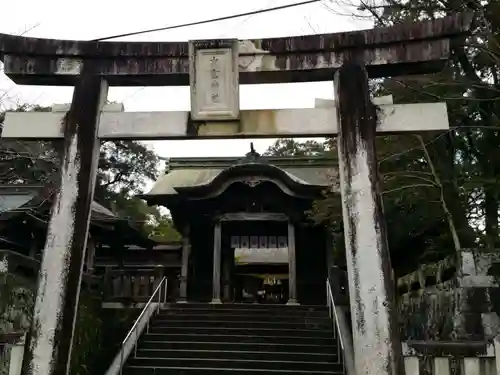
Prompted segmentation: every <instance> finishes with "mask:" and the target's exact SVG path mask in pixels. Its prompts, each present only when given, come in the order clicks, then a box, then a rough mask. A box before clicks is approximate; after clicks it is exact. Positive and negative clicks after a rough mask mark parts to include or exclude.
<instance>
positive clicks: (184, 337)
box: [144, 331, 336, 346]
mask: <svg viewBox="0 0 500 375" xmlns="http://www.w3.org/2000/svg"><path fill="white" fill-rule="evenodd" d="M225 332H226V331H222V332H219V333H218V334H202V333H199V332H198V333H196V332H195V333H175V334H174V333H154V332H151V331H150V333H148V334H145V335H144V340H146V341H182V342H198V343H207V342H225V343H228V342H241V343H247V344H250V343H266V344H299V345H328V346H331V345H335V343H336V342H335V340H334V339H333V337H310V336H306V337H303V336H300V335H294V336H278V335H268V336H258V335H256V334H255V333H253V332H250V333H249V332H245V333H244V334H240V335H237V334H235V333H234V332H232V333H231V334H227V333H225Z"/></svg>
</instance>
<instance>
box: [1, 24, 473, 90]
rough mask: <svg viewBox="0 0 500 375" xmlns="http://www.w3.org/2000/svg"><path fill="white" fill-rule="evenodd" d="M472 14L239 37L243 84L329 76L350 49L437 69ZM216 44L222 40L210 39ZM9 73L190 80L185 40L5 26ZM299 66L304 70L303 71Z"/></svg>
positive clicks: (372, 66)
mask: <svg viewBox="0 0 500 375" xmlns="http://www.w3.org/2000/svg"><path fill="white" fill-rule="evenodd" d="M471 22H472V16H471V15H470V14H458V15H453V16H448V17H445V18H442V19H437V20H432V21H424V22H419V23H410V24H402V25H396V26H393V27H388V28H375V29H369V30H361V31H352V32H343V33H334V34H322V35H309V36H298V37H287V38H271V39H259V40H242V41H239V57H238V65H239V73H240V83H241V84H254V83H284V82H306V81H321V80H331V79H332V75H333V73H334V71H335V70H336V69H338V68H339V67H340V66H341V65H342V62H343V61H344V60H345V59H346V58H347V57H348V56H350V55H351V54H352V53H353V51H355V50H361V51H362V52H361V55H362V56H361V57H362V58H363V61H364V63H365V65H366V67H367V69H368V72H369V74H370V76H371V77H384V76H388V75H391V76H396V75H402V74H404V75H407V74H411V73H419V74H421V73H426V72H435V71H437V70H440V69H441V68H442V66H443V64H444V62H445V61H446V60H447V59H448V57H449V53H450V43H451V41H452V39H455V38H457V37H463V36H465V35H466V34H468V33H469V30H470V27H471ZM207 43H210V44H211V45H213V46H214V48H217V46H218V40H211V41H207ZM0 59H1V60H2V61H3V62H4V69H5V73H6V74H7V75H8V76H9V77H10V78H11V79H13V80H14V81H15V82H16V83H19V84H30V85H36V84H40V85H59V86H64V85H73V84H74V81H75V78H76V76H77V75H78V74H79V72H80V71H81V67H82V66H83V62H84V61H86V60H92V61H93V62H94V63H95V64H96V71H97V73H98V74H100V75H102V76H103V77H104V78H105V79H106V80H107V81H108V82H109V84H110V85H117V86H136V85H139V86H158V85H161V86H167V85H189V53H188V43H187V42H170V43H168V42H85V41H76V40H54V39H38V38H26V37H18V36H13V35H6V34H0ZM299 73H300V74H299Z"/></svg>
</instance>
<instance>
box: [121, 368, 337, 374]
mask: <svg viewBox="0 0 500 375" xmlns="http://www.w3.org/2000/svg"><path fill="white" fill-rule="evenodd" d="M170 374H176V375H200V374H203V375H220V374H230V375H342V374H343V371H342V370H339V369H334V370H331V371H320V372H318V371H314V372H313V371H300V370H296V371H287V370H259V369H246V368H194V367H191V368H186V367H147V366H126V367H125V368H124V370H123V375H170Z"/></svg>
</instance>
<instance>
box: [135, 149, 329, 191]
mask: <svg viewBox="0 0 500 375" xmlns="http://www.w3.org/2000/svg"><path fill="white" fill-rule="evenodd" d="M264 160H265V161H267V162H266V163H261V162H258V163H243V164H235V162H236V159H234V158H232V159H229V158H217V159H214V158H205V159H200V158H192V159H188V158H187V159H172V160H171V164H170V165H171V170H170V171H168V172H167V173H166V174H165V175H163V176H161V177H160V178H159V179H158V180H157V181H156V183H155V184H154V186H153V188H152V189H151V190H150V191H149V192H148V193H147V194H145V195H144V196H143V197H144V198H145V199H153V198H156V197H160V196H175V195H178V194H179V193H180V192H188V191H194V190H197V189H198V188H206V187H208V186H209V185H212V184H218V183H220V182H222V181H224V180H226V179H228V178H231V177H234V176H251V175H252V174H254V175H257V174H266V175H270V174H274V175H275V176H276V177H277V178H279V179H282V180H287V182H289V183H290V184H293V185H295V187H311V188H314V187H316V188H327V187H329V186H331V184H332V180H333V182H335V181H336V180H337V178H336V176H337V168H336V166H335V164H334V162H333V161H332V160H330V159H325V158H317V157H315V158H266V159H264Z"/></svg>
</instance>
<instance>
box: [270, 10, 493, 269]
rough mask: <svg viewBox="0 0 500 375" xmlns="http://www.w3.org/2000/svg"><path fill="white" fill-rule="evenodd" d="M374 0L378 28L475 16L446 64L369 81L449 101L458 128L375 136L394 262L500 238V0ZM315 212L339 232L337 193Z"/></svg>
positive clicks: (402, 99) (378, 87) (411, 97)
mask: <svg viewBox="0 0 500 375" xmlns="http://www.w3.org/2000/svg"><path fill="white" fill-rule="evenodd" d="M339 3H340V2H339ZM374 3H376V2H373V1H368V0H367V1H363V4H364V6H363V7H364V8H365V9H366V12H365V14H368V15H369V16H371V17H372V18H373V19H374V20H375V26H376V27H378V26H384V25H393V24H399V23H403V22H410V23H411V22H415V21H417V20H422V19H432V18H437V17H442V16H444V15H446V14H452V13H456V12H462V11H470V10H473V11H475V12H476V15H477V20H476V22H475V28H474V30H473V35H472V36H471V37H470V38H468V39H467V40H466V43H465V46H463V47H459V46H458V45H454V46H453V51H452V52H453V53H452V58H451V60H450V62H449V64H447V66H446V67H445V69H443V70H442V71H440V72H439V73H436V74H432V75H425V76H423V75H421V76H407V77H398V78H387V79H383V80H379V81H376V82H372V84H373V85H372V86H373V94H374V95H386V94H392V95H393V97H394V101H395V102H396V103H418V102H435V101H445V102H446V103H447V105H448V112H449V121H450V126H451V128H452V129H451V130H450V131H449V132H446V133H428V134H423V135H421V136H416V135H397V136H384V137H378V139H377V154H378V155H377V156H378V160H379V170H380V178H381V188H382V194H383V200H384V210H385V213H386V220H387V224H388V236H389V246H390V250H391V256H392V259H393V265H395V268H396V271H397V272H399V273H404V272H407V271H411V270H412V269H414V268H415V267H416V264H418V263H420V262H430V261H434V260H436V259H438V258H443V257H444V256H445V255H446V254H449V253H452V252H453V251H455V250H456V249H458V248H466V247H472V246H473V247H478V246H479V247H498V246H500V233H499V229H498V224H499V199H500V184H499V183H498V181H500V152H499V151H498V150H499V149H500V120H499V119H500V100H499V99H500V95H499V94H500V80H499V76H500V75H499V74H500V71H499V69H500V64H499V61H500V47H499V46H500V3H498V1H494V0H484V1H479V0H470V1H457V0H440V1H427V0H389V1H387V2H385V3H386V4H387V5H388V6H384V7H380V6H378V5H377V6H372V4H374ZM342 4H343V5H344V6H345V4H346V2H345V1H343V0H342ZM377 4H378V2H377ZM352 5H353V6H354V5H356V4H354V2H353V4H352ZM353 9H355V8H353ZM289 142H291V144H292V145H293V147H289V148H287V150H288V151H290V152H291V153H293V152H294V151H293V150H300V153H298V154H300V155H308V153H307V152H305V151H304V150H303V149H304V148H306V147H307V146H306V145H305V144H303V145H302V146H299V145H296V144H294V143H293V142H292V141H281V143H282V144H288V143H289ZM274 149H279V148H276V147H275V148H274ZM274 149H273V148H271V149H270V150H269V153H274ZM315 150H316V149H314V150H313V152H314V151H315ZM330 150H331V147H330ZM313 211H314V212H313V217H314V218H315V219H317V220H318V221H326V222H328V223H329V224H330V226H331V227H332V228H334V229H335V230H336V231H337V233H339V230H340V229H341V226H342V225H341V205H340V199H339V197H338V194H332V193H329V192H327V193H326V195H325V198H324V199H322V200H319V201H318V202H316V204H315V208H314V210H313ZM340 233H341V232H340ZM337 238H339V239H340V240H341V239H342V236H341V235H339V236H337Z"/></svg>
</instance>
